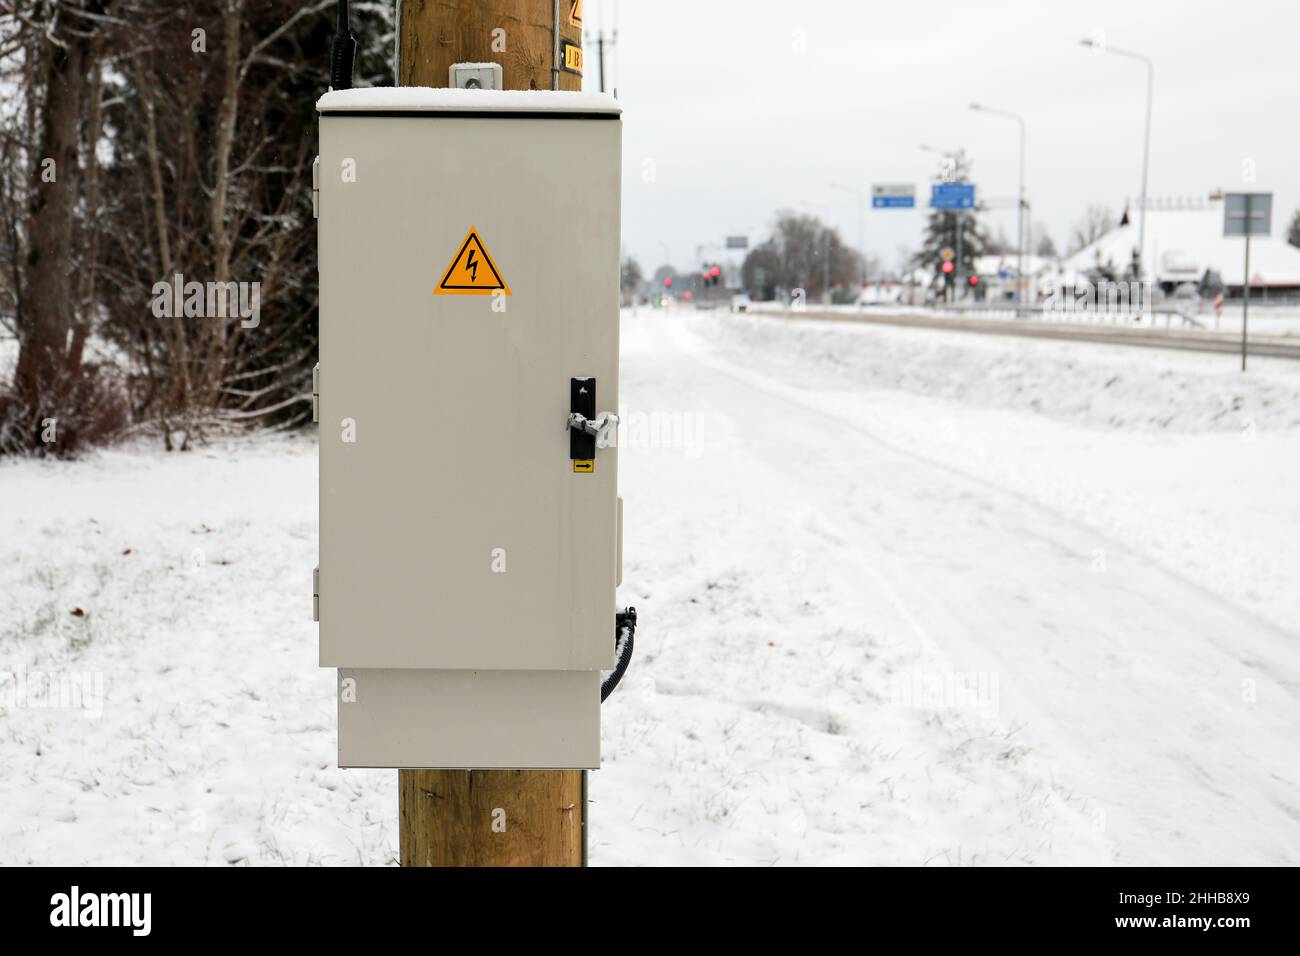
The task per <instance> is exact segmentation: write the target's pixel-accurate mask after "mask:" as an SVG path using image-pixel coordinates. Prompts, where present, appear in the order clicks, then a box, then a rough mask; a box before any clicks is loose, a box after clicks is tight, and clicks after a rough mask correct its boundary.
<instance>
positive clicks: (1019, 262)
mask: <svg viewBox="0 0 1300 956" xmlns="http://www.w3.org/2000/svg"><path fill="white" fill-rule="evenodd" d="M970 108H971V109H973V110H975V111H976V112H977V113H989V114H991V115H993V116H1001V117H1004V118H1006V119H1012V120H1015V121H1016V122H1017V123H1019V124H1020V193H1019V196H1018V198H1017V200H1016V305H1020V303H1021V301H1022V300H1021V297H1020V290H1021V288H1022V285H1021V284H1022V283H1024V285H1023V288H1025V289H1026V290H1027V289H1028V286H1029V284H1028V282H1026V281H1025V205H1026V204H1025V120H1024V117H1022V116H1020V115H1019V114H1016V113H1011V112H1009V111H1007V110H995V109H993V108H992V107H991V106H981V105H980V104H979V103H972V104H971V105H970Z"/></svg>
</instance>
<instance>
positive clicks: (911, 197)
mask: <svg viewBox="0 0 1300 956" xmlns="http://www.w3.org/2000/svg"><path fill="white" fill-rule="evenodd" d="M871 208H872V209H915V208H916V187H915V186H913V185H912V184H911V183H882V184H880V185H876V186H872V187H871Z"/></svg>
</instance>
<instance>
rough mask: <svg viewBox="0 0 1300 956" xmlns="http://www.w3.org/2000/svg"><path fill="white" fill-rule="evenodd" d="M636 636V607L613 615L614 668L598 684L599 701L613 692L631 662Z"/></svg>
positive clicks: (602, 700) (603, 700)
mask: <svg viewBox="0 0 1300 956" xmlns="http://www.w3.org/2000/svg"><path fill="white" fill-rule="evenodd" d="M635 638H636V608H634V607H630V608H628V609H627V610H626V611H620V612H619V613H617V614H615V615H614V669H613V670H612V671H610V673H609V676H608V677H606V678H605V680H604V681H603V682H601V685H600V702H601V703H602V704H603V703H604V702H605V698H606V697H608V696H609V695H610V694H612V693H614V688H615V687H617V686H618V683H619V681H621V680H622V679H623V675H624V674H626V673H627V665H628V664H630V663H631V662H632V643H633V641H634V639H635Z"/></svg>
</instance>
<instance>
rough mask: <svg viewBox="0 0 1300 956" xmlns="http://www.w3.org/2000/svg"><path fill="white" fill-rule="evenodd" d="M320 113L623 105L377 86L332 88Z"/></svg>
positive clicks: (574, 96) (531, 93)
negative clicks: (347, 88)
mask: <svg viewBox="0 0 1300 956" xmlns="http://www.w3.org/2000/svg"><path fill="white" fill-rule="evenodd" d="M316 110H317V111H318V112H320V113H372V112H385V113H390V112H397V113H435V112H457V113H458V112H473V113H481V112H490V113H552V112H554V113H609V114H611V115H615V116H616V115H618V114H620V113H622V112H623V108H622V107H621V106H619V105H618V101H617V100H616V99H614V97H612V96H609V95H608V94H605V93H576V92H572V93H571V92H566V91H559V90H556V91H552V90H454V89H444V88H440V87H438V88H435V87H429V86H377V87H368V88H366V89H355V90H332V91H330V92H329V93H326V94H325V95H324V96H322V97H321V98H320V99H319V100H317V101H316Z"/></svg>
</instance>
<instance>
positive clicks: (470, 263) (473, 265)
mask: <svg viewBox="0 0 1300 956" xmlns="http://www.w3.org/2000/svg"><path fill="white" fill-rule="evenodd" d="M475 251H476V250H474V249H471V250H470V251H469V258H468V259H466V260H465V268H466V269H468V270H469V281H470V282H477V281H478V263H477V262H475V261H474V253H475Z"/></svg>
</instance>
